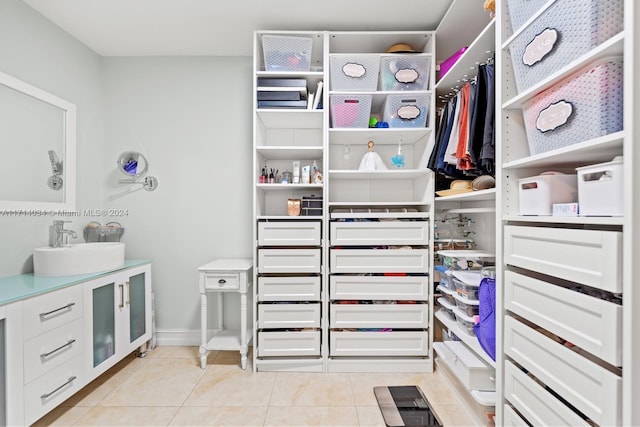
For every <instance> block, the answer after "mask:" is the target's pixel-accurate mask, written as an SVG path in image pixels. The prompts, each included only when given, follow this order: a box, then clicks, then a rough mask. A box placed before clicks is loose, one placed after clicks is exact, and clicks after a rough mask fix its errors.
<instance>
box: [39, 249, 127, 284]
mask: <svg viewBox="0 0 640 427" xmlns="http://www.w3.org/2000/svg"><path fill="white" fill-rule="evenodd" d="M123 265H124V243H119V242H103V243H76V244H71V245H67V246H64V247H61V248H52V247H49V246H46V247H42V248H36V249H35V250H34V251H33V270H34V272H33V274H34V275H36V276H46V277H54V276H72V275H74V274H90V273H98V272H100V271H106V270H113V269H116V268H120V267H122V266H123Z"/></svg>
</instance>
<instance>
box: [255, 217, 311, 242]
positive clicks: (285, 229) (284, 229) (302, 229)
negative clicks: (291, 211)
mask: <svg viewBox="0 0 640 427" xmlns="http://www.w3.org/2000/svg"><path fill="white" fill-rule="evenodd" d="M321 240H322V238H321V232H320V221H261V222H259V223H258V245H259V246H320V244H321Z"/></svg>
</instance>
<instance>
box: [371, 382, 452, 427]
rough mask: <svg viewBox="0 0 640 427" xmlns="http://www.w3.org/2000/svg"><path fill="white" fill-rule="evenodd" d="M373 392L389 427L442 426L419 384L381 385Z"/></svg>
mask: <svg viewBox="0 0 640 427" xmlns="http://www.w3.org/2000/svg"><path fill="white" fill-rule="evenodd" d="M373 393H374V394H375V395H376V399H377V400H378V406H379V407H380V411H382V417H383V418H384V422H385V424H386V425H387V427H404V426H406V427H417V426H423V427H442V424H441V423H440V421H438V419H437V418H436V416H435V414H434V413H433V412H432V411H431V405H429V402H428V401H427V399H426V398H425V397H424V395H423V394H422V390H420V388H419V387H417V386H413V385H412V386H390V387H386V386H380V387H374V388H373Z"/></svg>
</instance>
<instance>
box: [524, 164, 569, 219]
mask: <svg viewBox="0 0 640 427" xmlns="http://www.w3.org/2000/svg"><path fill="white" fill-rule="evenodd" d="M518 200H519V203H518V206H519V208H520V215H551V214H552V213H553V204H554V203H573V202H577V201H578V178H577V175H575V174H574V175H565V174H557V173H549V174H542V175H539V176H532V177H529V178H522V179H519V180H518Z"/></svg>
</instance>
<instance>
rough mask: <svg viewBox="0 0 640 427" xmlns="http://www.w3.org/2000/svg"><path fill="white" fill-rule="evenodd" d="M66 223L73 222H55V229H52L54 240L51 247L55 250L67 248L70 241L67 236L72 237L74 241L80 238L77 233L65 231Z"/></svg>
mask: <svg viewBox="0 0 640 427" xmlns="http://www.w3.org/2000/svg"><path fill="white" fill-rule="evenodd" d="M65 222H71V221H61V220H55V221H53V227H52V229H51V234H52V236H53V239H52V241H53V244H52V245H51V246H53V247H54V248H60V247H62V246H65V245H66V244H67V243H68V241H69V237H68V236H67V235H70V236H71V237H73V238H74V239H75V238H76V237H78V235H77V234H76V232H75V231H73V230H65V228H64V223H65Z"/></svg>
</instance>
